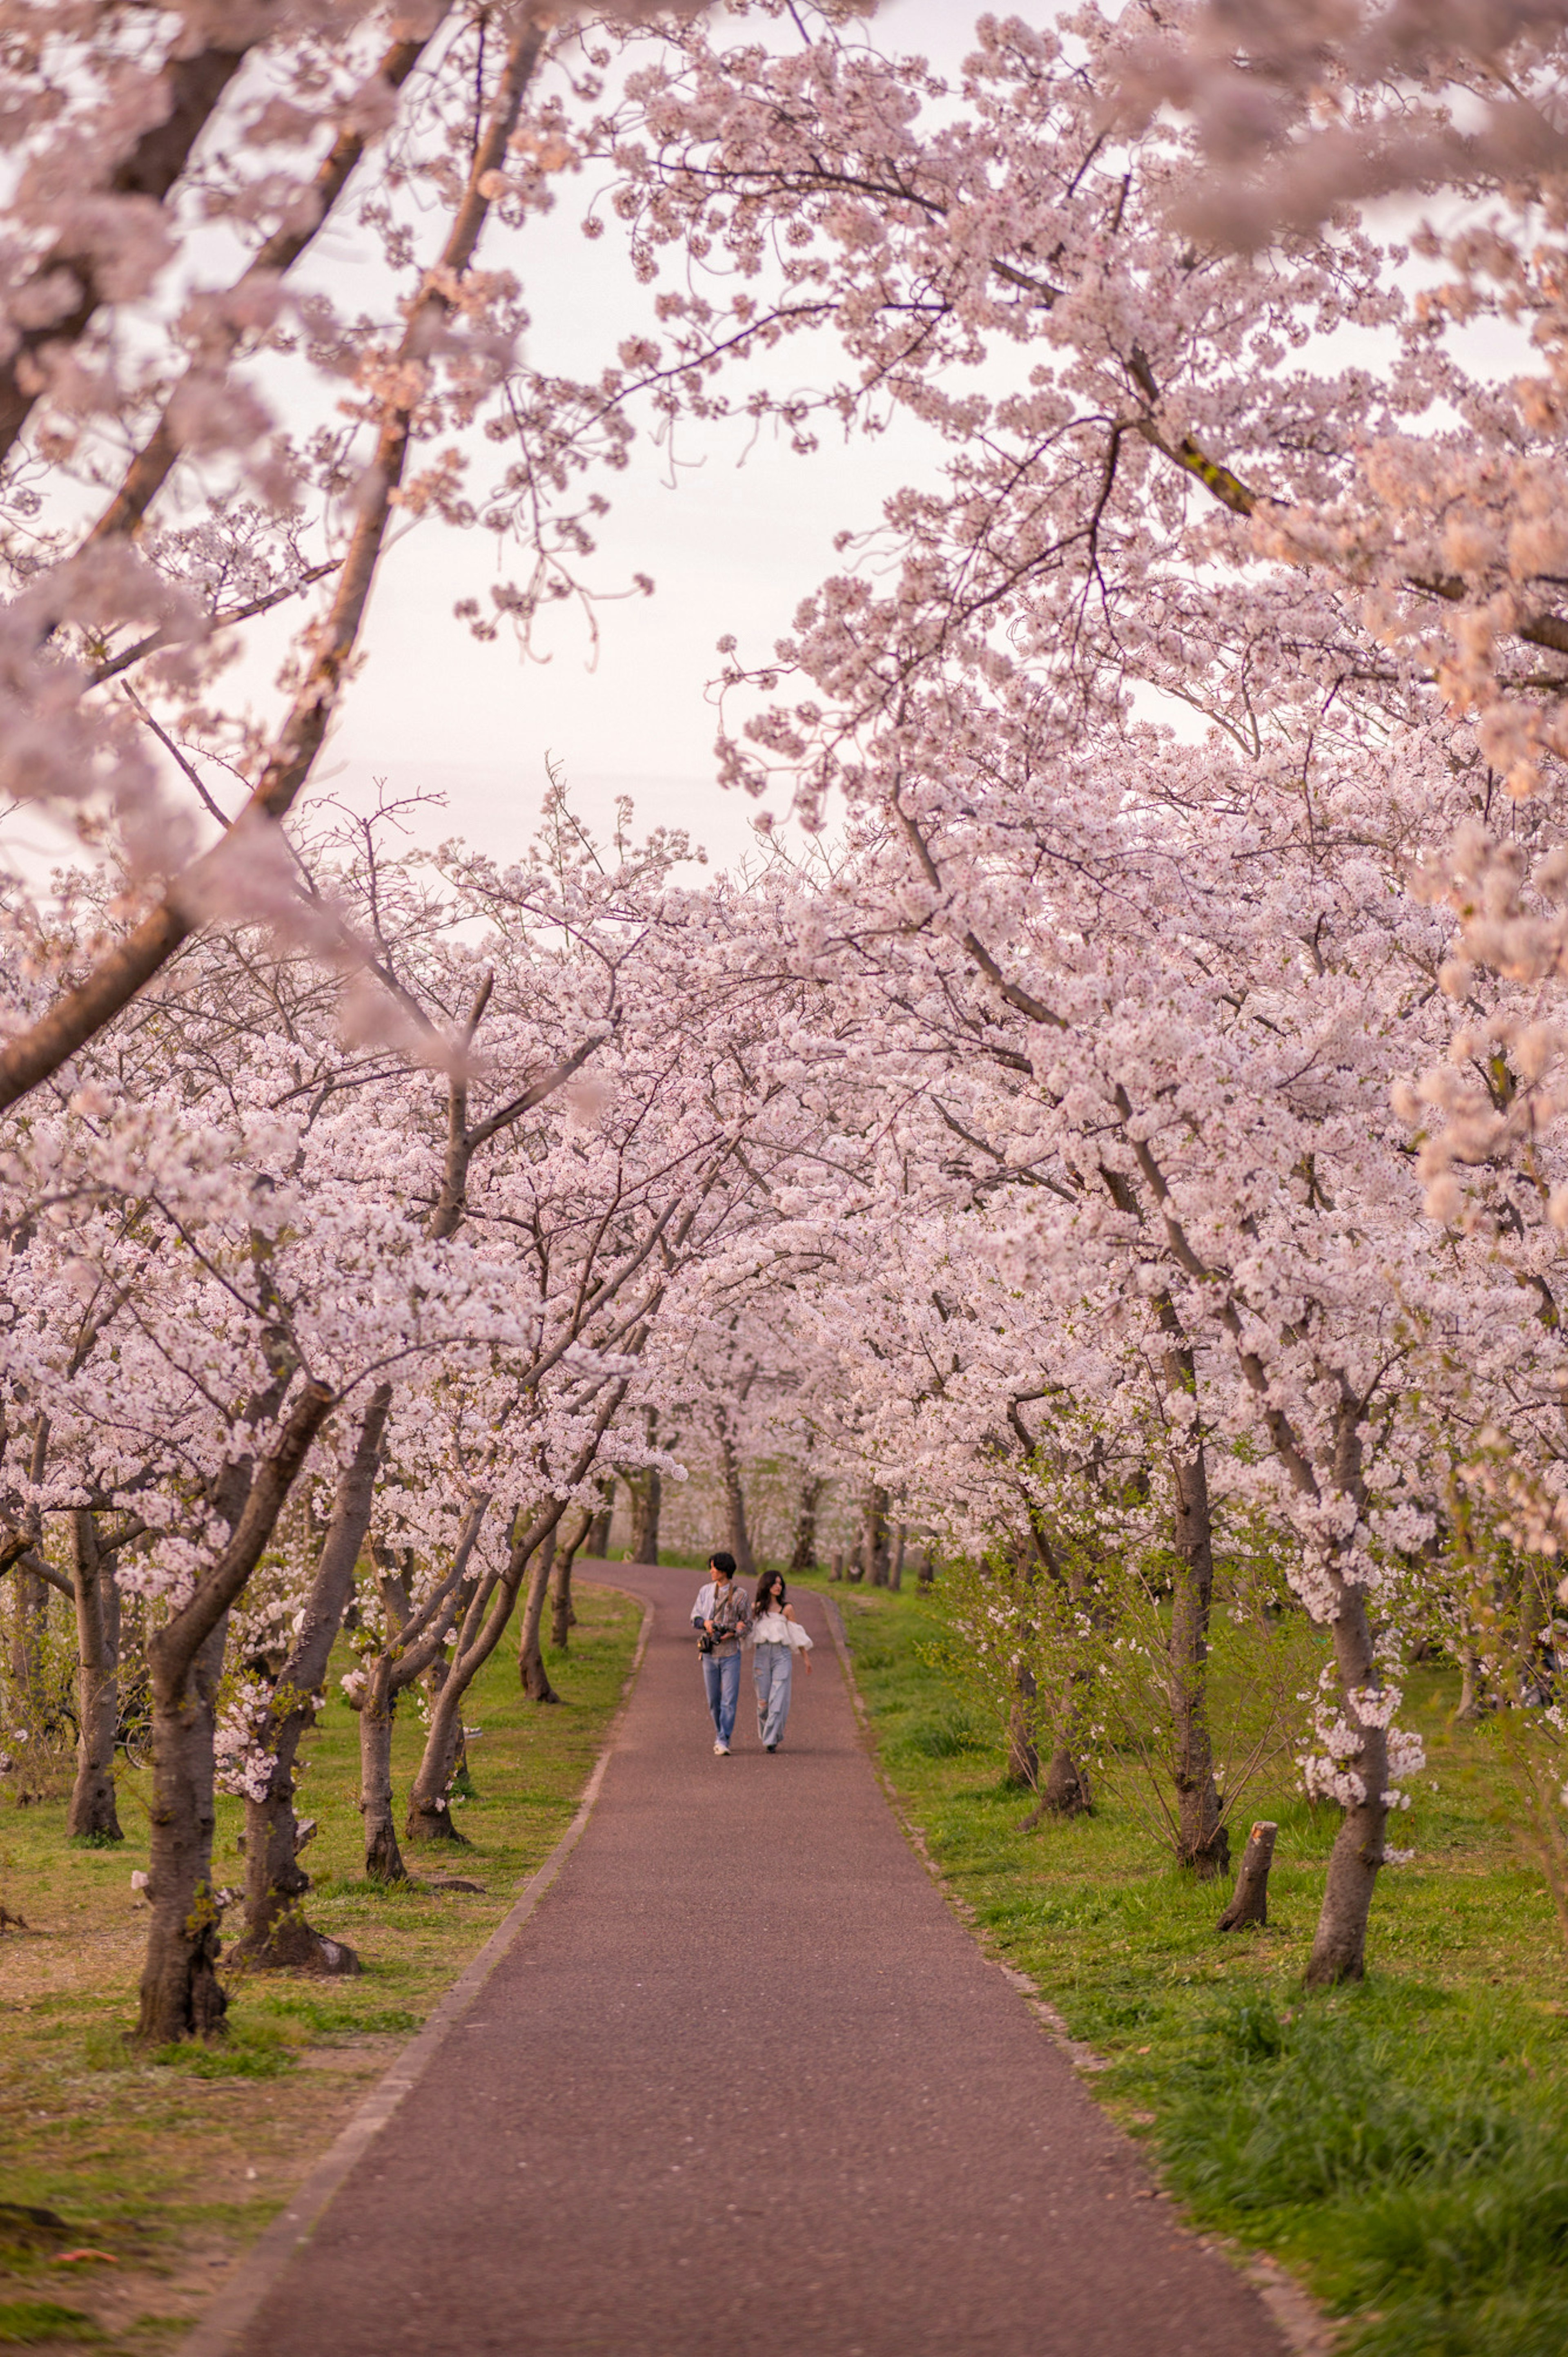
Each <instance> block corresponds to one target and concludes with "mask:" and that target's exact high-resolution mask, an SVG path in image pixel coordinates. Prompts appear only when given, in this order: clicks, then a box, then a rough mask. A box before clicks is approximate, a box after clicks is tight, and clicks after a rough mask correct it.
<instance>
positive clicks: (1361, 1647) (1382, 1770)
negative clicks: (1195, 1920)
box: [1306, 1574, 1389, 1989]
mask: <svg viewBox="0 0 1568 2357" xmlns="http://www.w3.org/2000/svg"><path fill="white" fill-rule="evenodd" d="M1335 1585H1336V1590H1337V1609H1336V1610H1335V1614H1334V1618H1333V1620H1332V1621H1331V1622H1330V1624H1329V1625H1330V1627H1331V1628H1332V1630H1333V1632H1334V1655H1335V1660H1336V1663H1337V1666H1338V1671H1339V1687H1340V1693H1341V1695H1342V1697H1343V1698H1344V1700H1343V1708H1344V1712H1345V1716H1346V1717H1347V1719H1348V1721H1349V1723H1350V1724H1351V1725H1352V1726H1357V1725H1359V1726H1360V1729H1361V1746H1360V1751H1359V1755H1358V1757H1357V1758H1356V1759H1355V1760H1353V1761H1344V1762H1342V1763H1341V1765H1342V1766H1344V1767H1346V1768H1348V1769H1349V1770H1351V1771H1352V1772H1353V1773H1354V1774H1355V1775H1356V1777H1357V1778H1358V1779H1359V1782H1360V1786H1361V1792H1360V1797H1359V1799H1355V1800H1352V1801H1351V1802H1350V1803H1349V1805H1348V1807H1347V1809H1346V1811H1345V1822H1344V1824H1342V1825H1341V1826H1340V1828H1339V1831H1338V1833H1337V1835H1336V1836H1335V1842H1334V1847H1333V1850H1332V1851H1331V1853H1330V1855H1329V1859H1328V1879H1327V1882H1326V1885H1325V1887H1324V1892H1323V1905H1322V1908H1321V1909H1320V1910H1319V1912H1318V1918H1317V1930H1316V1933H1315V1935H1314V1938H1313V1943H1312V1954H1311V1957H1310V1958H1309V1960H1308V1963H1307V1967H1306V1986H1307V1987H1308V1988H1309V1989H1319V1988H1331V1987H1333V1986H1335V1985H1336V1984H1337V1982H1339V1981H1359V1979H1360V1978H1361V1976H1362V1975H1363V1974H1364V1973H1365V1971H1366V1969H1367V1919H1368V1917H1369V1915H1370V1913H1371V1911H1372V1893H1373V1891H1374V1890H1375V1889H1377V1883H1378V1869H1379V1867H1380V1866H1381V1865H1382V1862H1383V1833H1384V1828H1385V1827H1386V1825H1387V1823H1388V1814H1389V1811H1388V1802H1387V1799H1386V1798H1385V1795H1386V1793H1387V1792H1388V1783H1389V1738H1388V1731H1387V1729H1386V1728H1384V1727H1368V1726H1367V1725H1366V1724H1365V1723H1364V1722H1362V1721H1361V1720H1360V1718H1359V1713H1358V1712H1357V1710H1356V1707H1355V1706H1354V1704H1353V1703H1352V1702H1351V1701H1350V1699H1349V1697H1350V1696H1351V1695H1356V1694H1364V1693H1366V1692H1368V1691H1369V1689H1374V1688H1376V1687H1378V1686H1379V1685H1380V1683H1381V1681H1380V1676H1379V1673H1378V1663H1377V1656H1376V1652H1375V1651H1374V1648H1373V1642H1372V1631H1371V1626H1370V1623H1369V1620H1368V1619H1367V1596H1366V1590H1365V1588H1362V1587H1352V1586H1351V1585H1350V1584H1349V1582H1348V1581H1346V1580H1343V1579H1341V1578H1339V1577H1338V1575H1337V1574H1336V1575H1335Z"/></svg>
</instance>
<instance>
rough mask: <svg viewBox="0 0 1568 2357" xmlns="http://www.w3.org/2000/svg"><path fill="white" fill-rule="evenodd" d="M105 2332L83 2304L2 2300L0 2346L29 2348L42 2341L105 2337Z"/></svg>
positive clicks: (95, 2340) (0, 2301) (90, 2339)
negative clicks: (66, 2306) (80, 2306)
mask: <svg viewBox="0 0 1568 2357" xmlns="http://www.w3.org/2000/svg"><path fill="white" fill-rule="evenodd" d="M102 2338H103V2335H102V2332H100V2330H98V2328H97V2326H96V2325H95V2324H94V2323H93V2321H92V2319H91V2317H90V2316H89V2315H87V2314H86V2313H85V2311H84V2310H83V2309H80V2308H61V2307H59V2305H58V2304H57V2303H56V2302H55V2301H54V2300H52V2299H7V2300H0V2347H4V2348H22V2349H30V2348H34V2347H36V2346H37V2344H38V2342H39V2341H76V2342H78V2343H81V2342H83V2341H86V2342H90V2343H91V2342H98V2341H102Z"/></svg>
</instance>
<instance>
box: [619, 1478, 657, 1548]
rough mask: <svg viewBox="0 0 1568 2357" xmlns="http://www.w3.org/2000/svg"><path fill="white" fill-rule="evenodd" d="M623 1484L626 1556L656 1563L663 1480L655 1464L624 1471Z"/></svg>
mask: <svg viewBox="0 0 1568 2357" xmlns="http://www.w3.org/2000/svg"><path fill="white" fill-rule="evenodd" d="M626 1486H627V1488H628V1490H629V1491H631V1545H630V1548H629V1550H628V1555H627V1560H628V1563H657V1562H658V1560H659V1510H660V1506H661V1505H662V1503H663V1500H664V1482H663V1479H662V1477H661V1475H660V1470H659V1468H658V1466H657V1465H650V1466H647V1467H645V1468H644V1469H643V1470H642V1471H641V1472H640V1473H635V1474H628V1476H627V1485H626Z"/></svg>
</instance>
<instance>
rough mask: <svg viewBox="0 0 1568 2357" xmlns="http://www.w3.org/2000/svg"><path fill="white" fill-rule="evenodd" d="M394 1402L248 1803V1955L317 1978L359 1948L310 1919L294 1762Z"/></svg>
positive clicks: (350, 1468)
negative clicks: (266, 1764) (260, 1782)
mask: <svg viewBox="0 0 1568 2357" xmlns="http://www.w3.org/2000/svg"><path fill="white" fill-rule="evenodd" d="M391 1407H392V1385H391V1384H390V1383H381V1384H378V1385H377V1387H376V1389H375V1390H374V1391H373V1392H372V1393H371V1397H370V1400H369V1402H368V1403H367V1405H366V1408H365V1413H364V1415H363V1416H362V1417H361V1419H360V1429H359V1433H358V1435H357V1436H356V1439H355V1446H354V1453H353V1456H352V1457H351V1458H350V1459H349V1463H348V1464H347V1465H346V1466H345V1467H344V1469H343V1471H342V1473H341V1474H340V1476H339V1477H338V1488H337V1491H336V1494H335V1495H334V1498H333V1501H332V1512H331V1515H330V1517H329V1519H328V1524H327V1531H326V1535H325V1537H324V1538H323V1540H322V1543H321V1551H320V1553H319V1555H317V1559H316V1575H315V1577H314V1578H313V1579H312V1581H311V1584H310V1593H309V1595H308V1596H307V1598H306V1603H305V1609H304V1612H303V1613H302V1615H301V1618H300V1625H299V1628H298V1631H297V1632H296V1633H295V1641H294V1645H293V1648H292V1650H291V1652H290V1653H289V1657H288V1659H287V1661H286V1662H285V1663H284V1666H283V1668H282V1669H281V1670H280V1672H279V1673H278V1676H277V1678H276V1681H275V1682H274V1688H273V1700H272V1705H271V1707H270V1709H269V1711H268V1714H267V1719H266V1723H265V1725H264V1726H263V1727H262V1729H261V1730H260V1735H261V1742H262V1748H263V1750H264V1751H265V1752H266V1754H267V1756H268V1758H269V1759H270V1760H271V1763H272V1764H271V1767H270V1768H269V1770H268V1772H267V1780H266V1783H265V1784H264V1786H263V1789H262V1791H261V1792H258V1793H247V1794H246V1797H245V1930H244V1935H243V1938H242V1943H241V1945H242V1952H243V1953H244V1954H245V1955H246V1956H247V1957H249V1959H250V1960H251V1962H252V1964H270V1965H275V1966H279V1967H285V1968H288V1969H292V1970H295V1971H299V1972H314V1973H322V1972H325V1973H357V1972H358V1971H359V1970H360V1960H359V1958H358V1956H357V1955H356V1954H355V1953H354V1951H353V1949H352V1948H350V1947H348V1946H346V1945H345V1944H344V1943H343V1942H342V1941H341V1940H329V1939H328V1938H327V1937H326V1936H325V1934H324V1933H322V1932H317V1931H316V1930H314V1929H313V1928H312V1926H311V1925H310V1924H308V1923H307V1922H306V1921H305V1919H304V1916H303V1914H302V1913H301V1907H302V1903H303V1901H304V1899H305V1894H306V1891H307V1890H308V1889H309V1888H310V1877H309V1876H308V1875H307V1874H306V1871H305V1869H304V1867H302V1866H301V1865H300V1862H299V1853H300V1851H301V1849H302V1848H303V1847H304V1836H303V1835H302V1833H301V1829H300V1824H299V1820H298V1817H297V1816H296V1814H295V1805H294V1795H295V1782H296V1781H297V1779H296V1776H295V1760H297V1758H298V1756H299V1747H300V1744H301V1743H302V1741H303V1740H304V1738H305V1737H306V1734H307V1733H308V1732H309V1730H310V1728H311V1727H313V1726H314V1725H315V1723H316V1697H317V1693H318V1692H319V1690H320V1688H321V1685H322V1684H323V1682H324V1681H325V1679H326V1676H327V1673H328V1665H329V1663H330V1662H331V1659H332V1648H333V1646H334V1644H335V1643H336V1642H337V1641H338V1631H339V1630H340V1629H341V1628H342V1626H343V1616H344V1614H345V1612H347V1610H348V1609H349V1598H351V1597H352V1595H353V1593H354V1572H355V1567H356V1566H357V1565H358V1563H359V1559H360V1548H361V1547H362V1546H363V1545H364V1544H365V1539H366V1535H367V1534H368V1533H369V1530H370V1527H371V1508H372V1506H373V1504H374V1501H375V1489H376V1472H377V1469H378V1467H379V1466H380V1464H381V1441H382V1438H383V1437H384V1435H385V1432H386V1423H387V1415H388V1413H389V1411H390V1409H391Z"/></svg>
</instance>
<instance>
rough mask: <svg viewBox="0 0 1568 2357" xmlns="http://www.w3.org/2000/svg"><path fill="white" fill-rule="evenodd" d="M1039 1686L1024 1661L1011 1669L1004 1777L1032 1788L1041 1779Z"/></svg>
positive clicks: (1030, 1789)
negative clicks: (1037, 1729) (1037, 1719)
mask: <svg viewBox="0 0 1568 2357" xmlns="http://www.w3.org/2000/svg"><path fill="white" fill-rule="evenodd" d="M1037 1691H1038V1689H1037V1688H1036V1684H1035V1673H1034V1671H1033V1670H1032V1669H1031V1668H1030V1667H1029V1665H1028V1663H1027V1662H1020V1663H1018V1664H1017V1666H1016V1668H1015V1671H1014V1673H1013V1702H1012V1706H1011V1708H1010V1709H1009V1711H1008V1714H1007V1781H1008V1782H1009V1783H1010V1784H1022V1785H1024V1786H1025V1787H1026V1790H1027V1791H1029V1792H1034V1791H1035V1790H1036V1787H1037V1785H1038V1783H1039V1781H1040V1754H1039V1749H1038V1747H1037V1745H1036V1741H1035V1711H1034V1705H1035V1697H1036V1693H1037Z"/></svg>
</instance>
